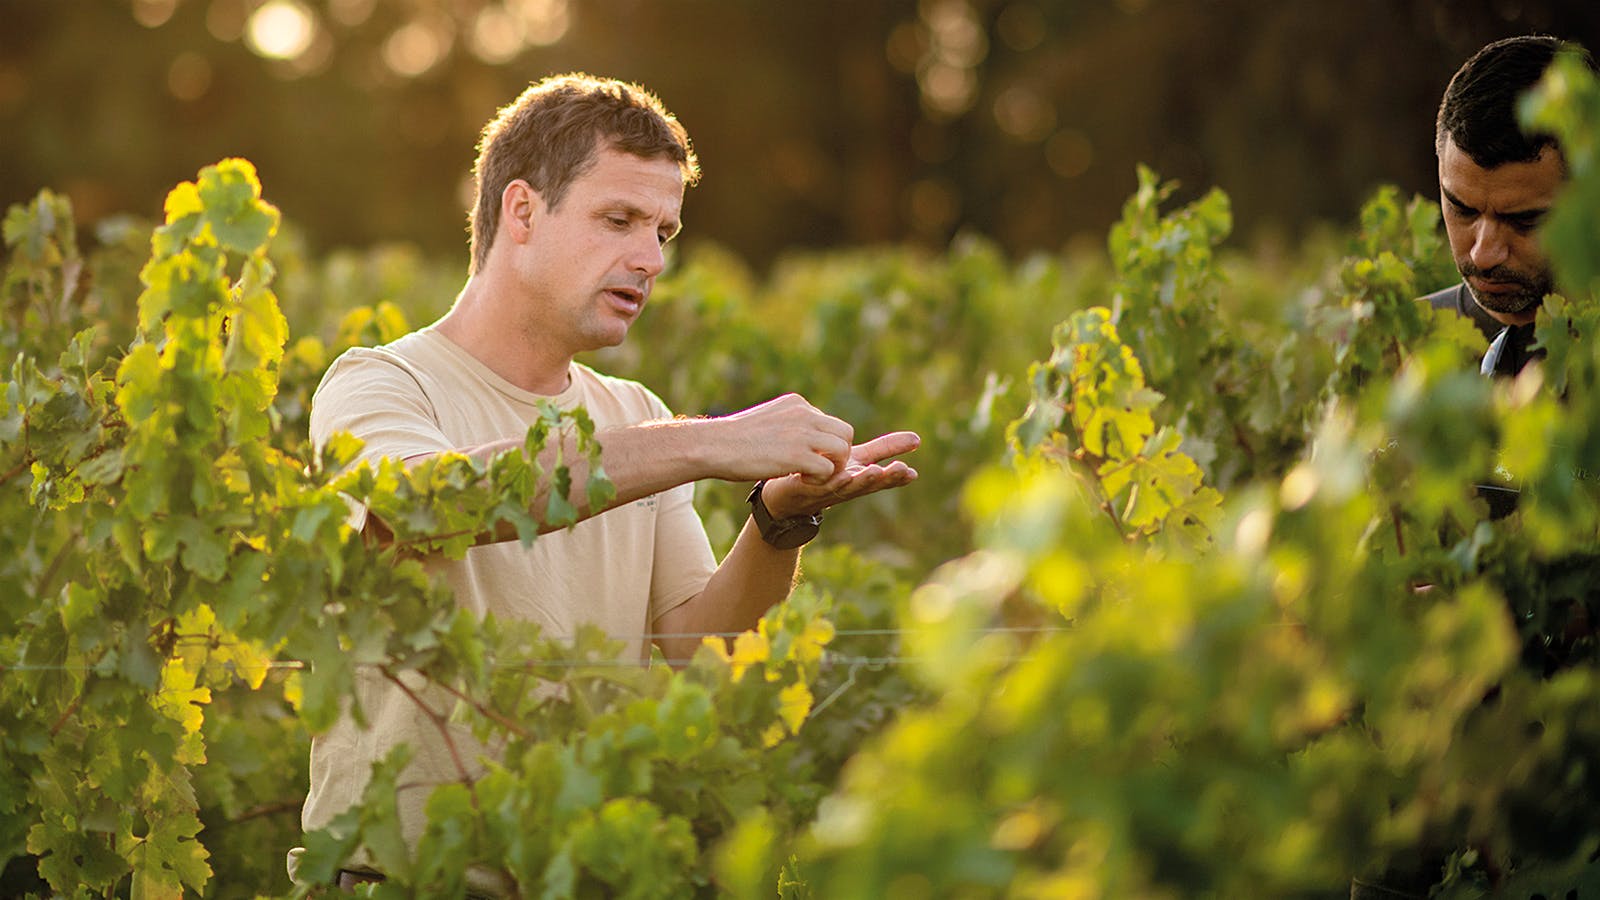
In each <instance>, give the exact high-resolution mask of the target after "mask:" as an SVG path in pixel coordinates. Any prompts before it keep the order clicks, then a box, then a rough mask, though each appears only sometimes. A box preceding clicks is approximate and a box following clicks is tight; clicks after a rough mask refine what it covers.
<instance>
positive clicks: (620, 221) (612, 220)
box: [606, 216, 628, 228]
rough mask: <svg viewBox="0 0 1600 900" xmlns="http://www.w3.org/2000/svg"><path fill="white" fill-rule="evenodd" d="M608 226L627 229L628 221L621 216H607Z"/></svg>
mask: <svg viewBox="0 0 1600 900" xmlns="http://www.w3.org/2000/svg"><path fill="white" fill-rule="evenodd" d="M606 224H608V225H610V226H611V227H612V228H627V227H628V220H627V219H624V218H623V217H621V216H606Z"/></svg>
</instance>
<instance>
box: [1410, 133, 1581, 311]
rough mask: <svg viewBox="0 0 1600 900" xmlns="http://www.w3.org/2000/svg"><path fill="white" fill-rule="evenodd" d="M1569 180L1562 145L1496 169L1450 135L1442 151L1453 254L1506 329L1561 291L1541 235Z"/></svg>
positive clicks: (1442, 195) (1442, 182)
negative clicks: (1537, 234)
mask: <svg viewBox="0 0 1600 900" xmlns="http://www.w3.org/2000/svg"><path fill="white" fill-rule="evenodd" d="M1564 179H1565V172H1564V171H1563V166H1562V161H1561V154H1560V153H1559V152H1558V151H1557V150H1556V149H1555V148H1554V147H1546V148H1545V149H1544V152H1543V153H1542V154H1540V156H1539V158H1538V159H1537V160H1535V161H1533V162H1531V163H1506V164H1505V165H1501V166H1496V167H1495V168H1493V169H1485V168H1482V167H1481V166H1479V165H1478V164H1477V163H1475V162H1473V161H1472V158H1471V157H1469V156H1468V155H1467V154H1466V153H1464V152H1462V150H1461V148H1459V147H1457V146H1456V144H1455V141H1453V140H1450V139H1449V138H1446V140H1445V144H1444V150H1443V151H1442V152H1441V153H1440V154H1439V194H1440V199H1439V203H1440V205H1441V206H1442V207H1443V208H1444V228H1445V232H1446V234H1448V235H1449V237H1450V253H1451V255H1452V256H1454V257H1455V261H1456V268H1457V269H1460V270H1461V276H1462V277H1463V278H1464V279H1466V282H1467V287H1468V288H1469V289H1470V290H1471V291H1472V296H1473V297H1474V298H1475V299H1476V300H1477V301H1478V305H1479V306H1482V307H1483V308H1484V309H1485V310H1487V311H1488V312H1489V314H1490V315H1492V316H1494V317H1495V318H1496V319H1499V320H1500V321H1502V322H1505V323H1506V324H1520V323H1523V322H1531V321H1533V316H1534V313H1535V312H1537V311H1538V308H1539V304H1540V303H1541V302H1543V300H1544V295H1545V294H1548V293H1550V292H1551V290H1552V288H1553V286H1554V285H1553V279H1552V278H1551V274H1550V264H1549V262H1548V261H1547V260H1546V259H1545V256H1544V251H1542V250H1541V249H1540V248H1539V243H1538V241H1537V240H1536V239H1535V234H1534V232H1535V230H1536V228H1537V227H1538V225H1539V222H1540V221H1541V220H1542V219H1543V218H1544V216H1545V214H1546V213H1547V212H1549V209H1550V204H1551V203H1553V202H1554V201H1555V197H1556V193H1557V192H1558V191H1559V190H1560V189H1561V185H1562V182H1563V181H1564Z"/></svg>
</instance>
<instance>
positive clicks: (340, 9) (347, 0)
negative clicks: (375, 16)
mask: <svg viewBox="0 0 1600 900" xmlns="http://www.w3.org/2000/svg"><path fill="white" fill-rule="evenodd" d="M377 5H378V0H328V15H330V16H332V17H333V20H334V21H335V22H338V23H339V24H340V25H343V26H345V27H347V28H354V27H356V26H357V25H360V24H362V23H363V22H365V21H367V20H368V19H370V18H372V10H373V8H374V7H376V6H377Z"/></svg>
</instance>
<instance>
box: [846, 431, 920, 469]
mask: <svg viewBox="0 0 1600 900" xmlns="http://www.w3.org/2000/svg"><path fill="white" fill-rule="evenodd" d="M920 446H922V438H921V437H920V436H918V434H917V433H916V432H915V431H893V432H890V433H889V434H885V435H881V436H879V437H875V438H873V439H872V440H870V441H867V442H866V443H864V444H857V445H856V446H855V448H854V452H853V453H852V454H851V456H852V457H854V459H855V461H856V462H858V463H865V464H869V465H870V464H872V463H877V462H882V461H883V460H886V459H888V458H890V457H891V456H899V455H900V454H902V453H910V452H911V451H913V450H915V449H917V448H918V447H920Z"/></svg>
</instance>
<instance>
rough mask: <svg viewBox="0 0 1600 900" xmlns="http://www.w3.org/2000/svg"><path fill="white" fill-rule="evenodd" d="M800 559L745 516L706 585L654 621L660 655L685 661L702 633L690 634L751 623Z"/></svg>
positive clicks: (789, 584) (782, 594) (784, 590)
mask: <svg viewBox="0 0 1600 900" xmlns="http://www.w3.org/2000/svg"><path fill="white" fill-rule="evenodd" d="M799 560H800V551H799V550H779V549H778V548H776V547H774V546H772V545H771V544H768V543H767V542H766V541H764V540H762V539H761V533H760V531H758V530H757V529H756V526H755V523H754V522H752V521H750V520H749V519H746V520H745V523H744V529H743V530H742V531H740V532H739V537H738V539H737V540H735V541H734V544H733V549H731V550H729V551H728V555H727V556H726V557H725V558H724V559H723V560H722V565H720V566H718V567H717V571H716V572H714V573H712V575H711V580H710V581H708V582H707V583H706V587H705V590H703V591H701V592H700V593H699V594H697V595H696V596H694V597H693V598H692V599H690V600H688V601H686V602H684V603H682V604H680V605H678V606H677V607H675V608H673V609H670V610H668V611H667V612H666V613H664V614H663V615H662V616H661V617H660V618H659V619H657V620H656V621H655V624H654V627H653V629H652V630H653V631H654V633H656V634H658V635H663V637H660V638H657V639H656V644H657V645H658V646H660V647H661V652H662V654H664V655H665V656H666V657H667V659H670V660H688V659H689V658H690V657H692V656H694V653H695V650H696V649H697V648H698V647H699V646H700V638H699V637H695V636H693V635H701V634H715V633H720V632H733V631H745V630H747V629H750V628H754V627H755V626H756V623H757V622H759V621H761V617H762V616H763V615H764V614H765V613H766V611H767V610H768V609H770V608H771V607H772V606H773V605H774V604H776V603H780V602H782V601H783V600H784V599H785V598H787V597H788V596H789V591H790V590H791V589H793V587H794V577H795V569H796V567H797V565H798V563H799ZM676 635H689V636H684V637H678V636H676Z"/></svg>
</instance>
